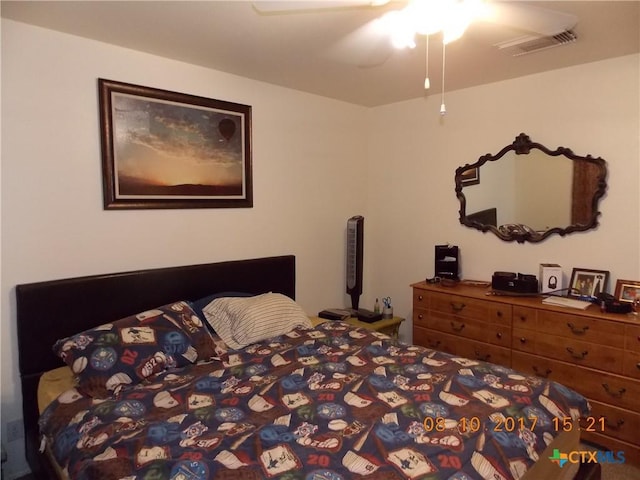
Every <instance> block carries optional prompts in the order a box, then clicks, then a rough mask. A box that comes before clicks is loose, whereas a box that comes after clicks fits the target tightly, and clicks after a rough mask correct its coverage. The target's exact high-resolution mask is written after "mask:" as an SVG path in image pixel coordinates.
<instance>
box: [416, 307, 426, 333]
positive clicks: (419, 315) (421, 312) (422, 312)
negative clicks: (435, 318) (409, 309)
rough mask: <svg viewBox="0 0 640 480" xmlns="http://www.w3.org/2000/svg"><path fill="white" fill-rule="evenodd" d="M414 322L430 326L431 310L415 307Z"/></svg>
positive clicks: (422, 325)
mask: <svg viewBox="0 0 640 480" xmlns="http://www.w3.org/2000/svg"><path fill="white" fill-rule="evenodd" d="M413 324H414V325H417V326H420V327H425V328H426V327H428V326H429V310H426V309H424V308H416V307H415V306H414V307H413Z"/></svg>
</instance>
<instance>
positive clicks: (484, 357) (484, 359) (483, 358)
mask: <svg viewBox="0 0 640 480" xmlns="http://www.w3.org/2000/svg"><path fill="white" fill-rule="evenodd" d="M476 358H477V359H478V360H480V361H481V362H488V361H489V359H490V358H491V354H490V353H487V354H486V355H482V354H481V353H480V352H479V351H478V350H476Z"/></svg>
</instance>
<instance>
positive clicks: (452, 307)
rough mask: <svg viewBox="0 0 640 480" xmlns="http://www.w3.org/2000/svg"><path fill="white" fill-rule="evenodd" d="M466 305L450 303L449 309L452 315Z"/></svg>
mask: <svg viewBox="0 0 640 480" xmlns="http://www.w3.org/2000/svg"><path fill="white" fill-rule="evenodd" d="M464 307H466V305H465V304H464V303H456V302H451V309H452V310H453V312H454V313H460V312H461V311H462V310H463V309H464Z"/></svg>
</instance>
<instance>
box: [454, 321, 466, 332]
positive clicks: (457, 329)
mask: <svg viewBox="0 0 640 480" xmlns="http://www.w3.org/2000/svg"><path fill="white" fill-rule="evenodd" d="M464 327H465V325H464V323H461V324H460V325H459V326H456V324H455V323H454V322H451V329H452V330H453V331H454V332H461V331H462V330H464Z"/></svg>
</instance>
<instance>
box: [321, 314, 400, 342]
mask: <svg viewBox="0 0 640 480" xmlns="http://www.w3.org/2000/svg"><path fill="white" fill-rule="evenodd" d="M309 318H310V320H311V324H312V325H313V326H314V327H315V326H316V325H319V324H321V323H323V322H333V321H335V320H327V319H325V318H320V317H309ZM344 321H345V322H347V323H349V324H351V325H354V326H356V327H362V328H366V329H367V330H374V331H376V332H380V333H384V334H386V335H389V336H390V337H392V338H398V329H399V328H400V324H401V323H402V322H403V321H404V318H401V317H393V318H383V319H382V320H378V321H377V322H372V323H367V322H361V321H360V320H358V319H357V318H355V317H350V318H347V319H346V320H344Z"/></svg>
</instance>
